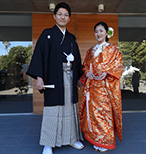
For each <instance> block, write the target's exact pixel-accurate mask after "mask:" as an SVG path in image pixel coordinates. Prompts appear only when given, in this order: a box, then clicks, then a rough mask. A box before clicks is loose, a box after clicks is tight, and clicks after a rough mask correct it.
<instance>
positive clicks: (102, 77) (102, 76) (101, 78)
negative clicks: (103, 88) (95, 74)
mask: <svg viewBox="0 0 146 154" xmlns="http://www.w3.org/2000/svg"><path fill="white" fill-rule="evenodd" d="M106 76H107V73H106V72H103V73H102V74H101V75H100V76H99V78H100V79H99V80H103V79H104V78H105V77H106Z"/></svg>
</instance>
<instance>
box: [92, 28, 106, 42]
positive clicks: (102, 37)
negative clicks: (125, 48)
mask: <svg viewBox="0 0 146 154" xmlns="http://www.w3.org/2000/svg"><path fill="white" fill-rule="evenodd" d="M106 36H107V32H106V30H105V28H104V27H103V26H102V25H98V26H97V27H96V28H95V38H96V40H97V41H98V43H99V44H101V43H103V42H105V41H106Z"/></svg>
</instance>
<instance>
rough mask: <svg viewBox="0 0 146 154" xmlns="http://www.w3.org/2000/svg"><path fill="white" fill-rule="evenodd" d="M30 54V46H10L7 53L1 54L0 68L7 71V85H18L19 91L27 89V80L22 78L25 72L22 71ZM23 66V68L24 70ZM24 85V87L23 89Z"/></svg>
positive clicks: (28, 61) (27, 62)
mask: <svg viewBox="0 0 146 154" xmlns="http://www.w3.org/2000/svg"><path fill="white" fill-rule="evenodd" d="M31 55H32V46H28V47H23V46H17V47H12V48H11V49H10V51H9V54H8V55H5V56H2V57H1V59H0V69H1V70H5V71H7V75H8V76H7V81H6V83H7V87H8V88H13V87H18V88H19V91H17V92H19V93H21V92H23V90H24V91H25V90H27V88H28V87H26V85H27V82H28V81H27V80H26V79H24V74H25V72H22V70H23V69H24V66H25V67H26V68H27V66H28V64H29V63H30V59H31ZM26 68H25V70H26ZM24 87H25V89H24Z"/></svg>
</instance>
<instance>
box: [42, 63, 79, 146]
mask: <svg viewBox="0 0 146 154" xmlns="http://www.w3.org/2000/svg"><path fill="white" fill-rule="evenodd" d="M63 70H64V90H65V105H64V106H50V107H44V113H43V120H42V128H41V137H40V145H44V146H50V147H55V146H57V147H61V146H62V145H69V144H73V143H74V142H75V141H77V140H79V139H82V135H81V131H80V126H79V118H78V107H77V104H73V103H72V70H71V66H67V65H66V63H63Z"/></svg>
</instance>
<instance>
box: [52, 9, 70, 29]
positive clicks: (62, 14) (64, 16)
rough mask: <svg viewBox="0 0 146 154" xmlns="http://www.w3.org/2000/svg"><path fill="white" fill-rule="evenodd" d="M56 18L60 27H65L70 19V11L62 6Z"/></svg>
mask: <svg viewBox="0 0 146 154" xmlns="http://www.w3.org/2000/svg"><path fill="white" fill-rule="evenodd" d="M54 19H55V20H56V24H57V25H58V26H59V27H60V28H65V27H66V25H67V23H68V22H69V20H70V17H69V13H68V11H67V10H66V9H64V8H60V9H59V10H58V11H57V12H56V14H55V15H54Z"/></svg>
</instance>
